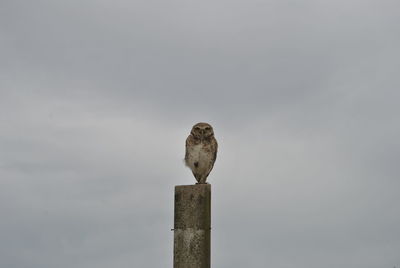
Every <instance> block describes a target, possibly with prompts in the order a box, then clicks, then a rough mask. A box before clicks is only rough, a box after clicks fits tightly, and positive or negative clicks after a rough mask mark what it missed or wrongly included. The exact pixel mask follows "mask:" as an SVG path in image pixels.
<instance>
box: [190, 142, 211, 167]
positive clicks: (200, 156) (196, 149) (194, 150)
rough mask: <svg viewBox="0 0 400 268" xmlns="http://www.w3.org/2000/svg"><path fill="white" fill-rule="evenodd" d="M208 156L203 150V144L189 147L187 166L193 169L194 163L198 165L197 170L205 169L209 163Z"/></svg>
mask: <svg viewBox="0 0 400 268" xmlns="http://www.w3.org/2000/svg"><path fill="white" fill-rule="evenodd" d="M209 158H210V155H209V153H208V152H207V151H206V150H204V144H201V143H200V144H197V145H193V146H190V148H189V163H188V164H189V166H190V167H191V168H192V169H193V168H194V163H195V162H197V163H198V165H199V166H198V168H197V169H198V170H202V169H203V168H207V166H208V162H209Z"/></svg>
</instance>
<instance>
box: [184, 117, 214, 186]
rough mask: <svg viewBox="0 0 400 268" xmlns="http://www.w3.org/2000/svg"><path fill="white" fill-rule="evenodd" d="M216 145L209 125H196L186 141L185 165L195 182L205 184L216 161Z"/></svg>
mask: <svg viewBox="0 0 400 268" xmlns="http://www.w3.org/2000/svg"><path fill="white" fill-rule="evenodd" d="M217 150H218V143H217V140H216V139H215V137H214V130H213V128H212V126H211V125H210V124H207V123H197V124H196V125H194V126H193V128H192V130H191V132H190V134H189V136H188V137H187V139H186V153H185V164H186V166H188V167H189V168H190V169H191V170H192V173H193V175H194V177H195V178H196V180H197V183H206V179H207V177H208V174H210V172H211V170H212V169H213V167H214V163H215V160H216V159H217Z"/></svg>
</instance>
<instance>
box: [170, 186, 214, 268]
mask: <svg viewBox="0 0 400 268" xmlns="http://www.w3.org/2000/svg"><path fill="white" fill-rule="evenodd" d="M174 219H175V220H174V268H210V250H211V243H210V242H211V239H210V232H211V185H210V184H196V185H182V186H176V187H175V217H174Z"/></svg>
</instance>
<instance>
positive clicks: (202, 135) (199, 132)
mask: <svg viewBox="0 0 400 268" xmlns="http://www.w3.org/2000/svg"><path fill="white" fill-rule="evenodd" d="M190 133H191V134H192V135H193V136H194V137H195V138H196V139H201V140H202V139H208V138H211V137H212V136H214V130H213V128H212V126H211V125H210V124H207V123H197V124H196V125H194V126H193V128H192V131H191V132H190Z"/></svg>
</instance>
